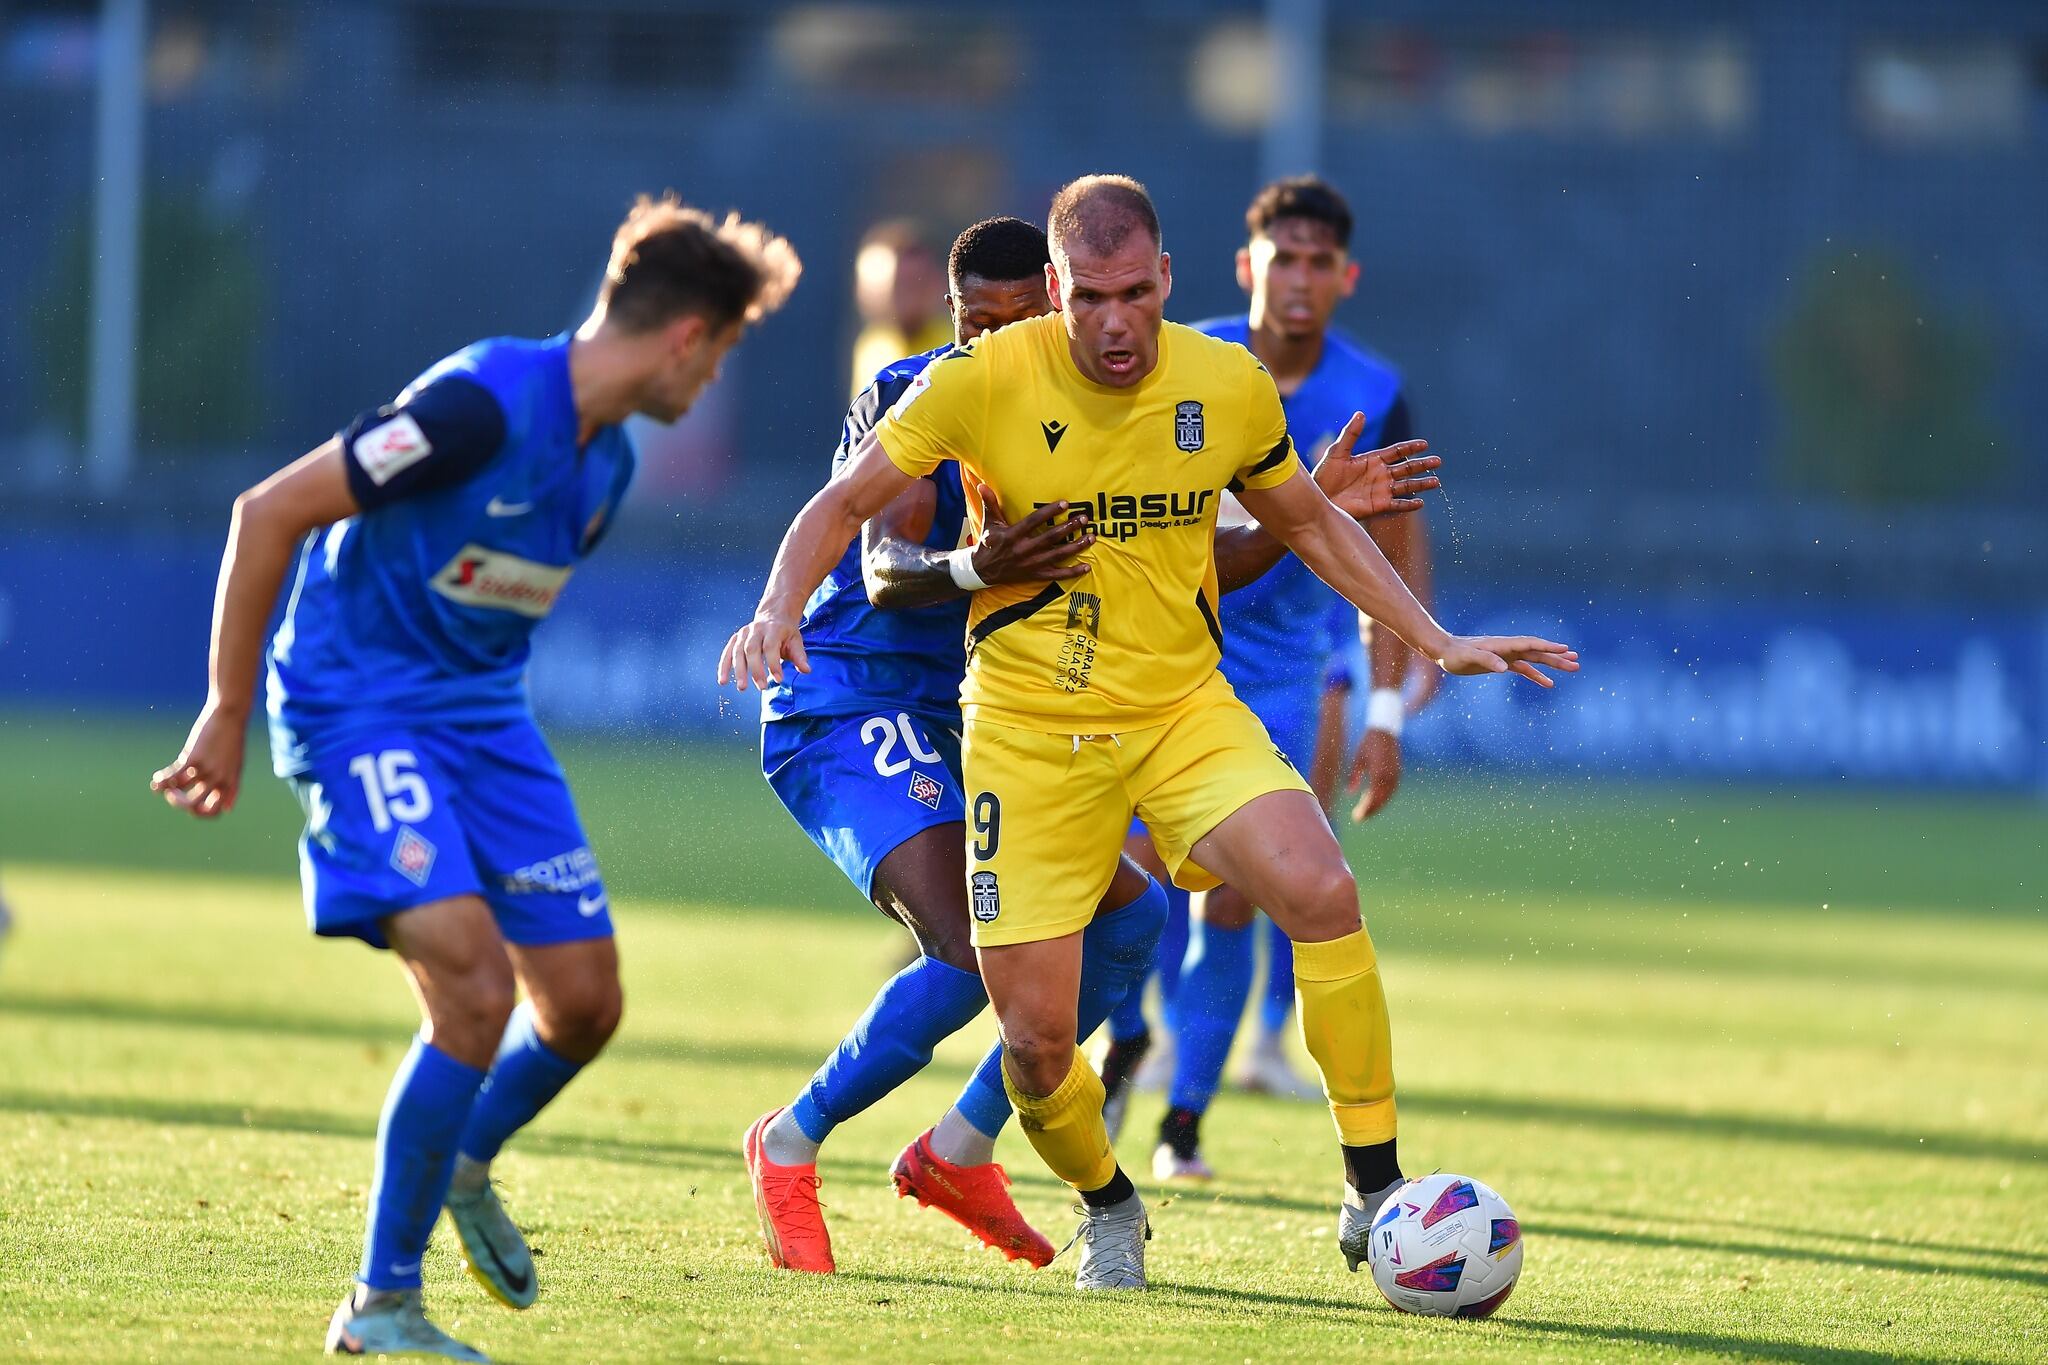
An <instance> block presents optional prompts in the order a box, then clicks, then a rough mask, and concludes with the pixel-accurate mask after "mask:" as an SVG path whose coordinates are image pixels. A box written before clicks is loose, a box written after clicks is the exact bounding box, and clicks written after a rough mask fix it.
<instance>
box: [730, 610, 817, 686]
mask: <svg viewBox="0 0 2048 1365" xmlns="http://www.w3.org/2000/svg"><path fill="white" fill-rule="evenodd" d="M785 659H786V660H788V661H789V662H790V663H793V664H795V665H796V671H797V672H799V673H808V672H810V671H811V659H810V656H809V655H808V654H806V653H804V637H803V632H802V631H800V630H798V629H797V624H796V622H795V621H791V620H786V619H784V618H782V617H779V616H771V615H768V614H766V613H763V614H759V615H756V616H755V617H754V619H753V620H751V621H749V622H747V623H746V624H745V625H744V626H741V627H740V628H739V629H738V630H736V631H734V632H733V635H732V638H731V639H730V640H727V641H726V642H725V652H724V653H723V654H721V655H719V656H718V685H719V686H720V687H723V686H725V685H726V684H727V683H733V684H735V685H737V686H738V688H739V690H740V691H742V692H744V691H746V690H747V682H748V680H749V679H752V680H753V684H754V686H756V687H759V688H762V689H764V690H765V689H766V688H767V686H768V683H769V681H770V680H771V679H772V680H773V681H775V682H781V681H782V664H783V661H784V660H785Z"/></svg>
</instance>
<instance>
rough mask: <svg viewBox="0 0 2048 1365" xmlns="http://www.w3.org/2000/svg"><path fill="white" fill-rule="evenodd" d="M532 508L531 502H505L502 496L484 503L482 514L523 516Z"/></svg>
mask: <svg viewBox="0 0 2048 1365" xmlns="http://www.w3.org/2000/svg"><path fill="white" fill-rule="evenodd" d="M532 510H533V504H532V503H531V502H506V501H505V500H504V499H503V498H492V499H491V500H490V501H489V502H488V503H486V504H485V505H484V514H485V515H486V516H493V517H523V516H525V515H526V514H527V513H528V512H531V511H532Z"/></svg>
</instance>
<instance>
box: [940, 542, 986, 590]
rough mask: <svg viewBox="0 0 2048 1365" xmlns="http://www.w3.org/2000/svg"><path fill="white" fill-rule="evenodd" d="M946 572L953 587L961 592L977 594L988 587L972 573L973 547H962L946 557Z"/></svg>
mask: <svg viewBox="0 0 2048 1365" xmlns="http://www.w3.org/2000/svg"><path fill="white" fill-rule="evenodd" d="M946 572H947V573H949V574H951V575H953V586H954V587H956V588H959V589H960V590H961V591H963V592H977V591H979V590H980V589H982V588H985V587H987V586H988V584H987V583H985V582H983V581H982V577H981V575H980V574H978V573H976V572H975V571H974V547H973V546H972V545H962V546H961V547H960V548H959V549H957V550H954V551H953V552H952V553H950V554H948V555H947V556H946Z"/></svg>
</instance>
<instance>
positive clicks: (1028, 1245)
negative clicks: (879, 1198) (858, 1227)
mask: <svg viewBox="0 0 2048 1365" xmlns="http://www.w3.org/2000/svg"><path fill="white" fill-rule="evenodd" d="M890 1174H891V1175H893V1176H894V1177H895V1180H896V1193H897V1195H898V1196H899V1197H901V1198H904V1199H915V1200H916V1201H917V1202H918V1203H919V1204H920V1205H922V1206H923V1207H925V1208H928V1209H937V1210H938V1211H939V1212H940V1213H943V1214H945V1215H946V1216H947V1217H948V1218H950V1219H952V1220H953V1221H954V1222H956V1223H958V1224H959V1225H960V1226H961V1227H963V1228H966V1229H967V1230H968V1231H969V1232H971V1233H973V1234H974V1235H975V1236H976V1237H979V1238H980V1239H981V1240H982V1241H984V1242H986V1243H987V1244H988V1245H990V1246H992V1247H994V1248H995V1249H996V1250H997V1251H1000V1252H1002V1253H1003V1255H1005V1256H1007V1257H1009V1258H1010V1259H1011V1260H1013V1261H1029V1262H1030V1263H1031V1264H1032V1265H1034V1266H1043V1265H1047V1264H1049V1263H1050V1262H1051V1261H1052V1257H1053V1246H1052V1243H1051V1242H1048V1241H1046V1240H1045V1238H1044V1237H1042V1236H1040V1235H1039V1232H1038V1229H1036V1228H1034V1227H1032V1226H1031V1224H1029V1223H1027V1222H1025V1221H1024V1215H1023V1214H1021V1213H1019V1212H1017V1205H1016V1203H1015V1201H1013V1200H1012V1199H1011V1198H1010V1176H1009V1173H1008V1172H1007V1171H1005V1170H1004V1169H1003V1168H1002V1167H1001V1166H999V1165H997V1164H996V1163H995V1162H993V1161H991V1162H989V1163H988V1164H987V1165H985V1166H955V1165H954V1164H953V1163H952V1162H950V1161H947V1160H946V1159H945V1158H944V1157H941V1156H940V1155H939V1154H938V1153H936V1152H934V1151H933V1150H932V1134H931V1130H930V1129H926V1130H925V1132H924V1134H923V1135H922V1136H921V1137H919V1138H918V1139H917V1141H915V1142H913V1143H911V1144H910V1145H909V1146H908V1147H905V1148H904V1149H903V1154H902V1155H901V1156H899V1157H897V1158H896V1164H895V1166H894V1167H892V1168H891V1170H890Z"/></svg>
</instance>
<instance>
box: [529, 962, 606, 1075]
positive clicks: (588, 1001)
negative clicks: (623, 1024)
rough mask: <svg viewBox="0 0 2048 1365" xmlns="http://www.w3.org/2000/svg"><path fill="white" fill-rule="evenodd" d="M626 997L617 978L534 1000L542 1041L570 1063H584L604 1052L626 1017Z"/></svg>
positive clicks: (598, 981)
mask: <svg viewBox="0 0 2048 1365" xmlns="http://www.w3.org/2000/svg"><path fill="white" fill-rule="evenodd" d="M625 1013H626V997H625V992H624V990H622V989H621V988H620V986H619V982H618V978H616V977H612V978H610V979H606V980H597V981H591V982H588V983H585V984H582V985H580V986H579V987H578V988H577V989H576V990H574V991H572V992H569V993H567V994H566V995H565V994H563V993H561V992H559V991H558V992H555V993H554V994H552V995H551V996H549V997H548V998H547V999H545V1000H541V999H536V1000H535V1001H534V1014H535V1016H536V1017H535V1023H536V1024H537V1025H538V1027H539V1031H540V1036H541V1041H542V1042H544V1043H546V1044H547V1045H548V1047H549V1048H551V1049H552V1050H553V1051H555V1052H557V1053H560V1054H561V1055H562V1056H564V1057H567V1058H568V1059H569V1060H570V1061H573V1062H587V1061H590V1060H591V1059H592V1058H594V1057H596V1056H597V1054H598V1053H600V1052H602V1051H603V1050H604V1045H605V1044H606V1043H608V1042H610V1041H611V1039H612V1035H613V1034H615V1033H617V1032H618V1031H619V1021H620V1020H621V1019H623V1018H624V1017H625Z"/></svg>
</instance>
